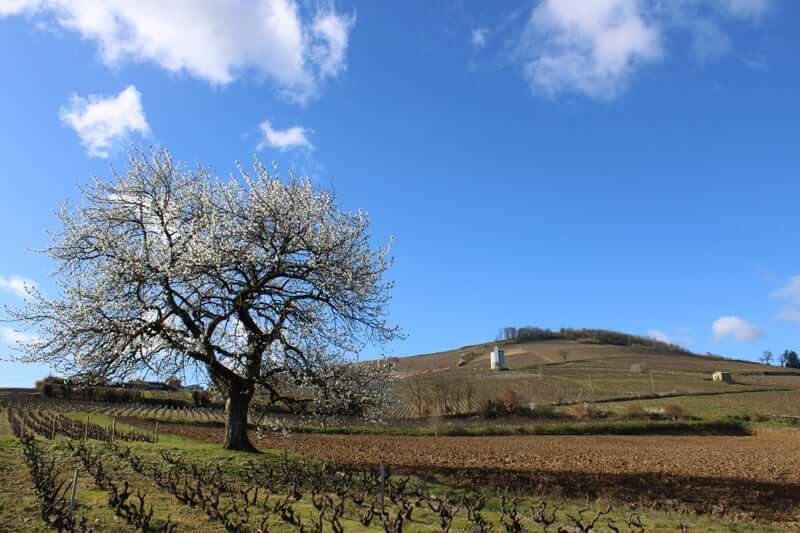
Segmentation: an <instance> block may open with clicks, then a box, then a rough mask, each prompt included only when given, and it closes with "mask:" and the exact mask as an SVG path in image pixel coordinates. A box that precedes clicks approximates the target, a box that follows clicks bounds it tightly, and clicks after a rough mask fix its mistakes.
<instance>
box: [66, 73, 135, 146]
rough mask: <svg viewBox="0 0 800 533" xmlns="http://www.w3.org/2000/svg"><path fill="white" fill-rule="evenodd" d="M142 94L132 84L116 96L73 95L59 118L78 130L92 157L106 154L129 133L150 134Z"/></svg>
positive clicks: (128, 135) (126, 137)
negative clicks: (85, 96) (84, 96)
mask: <svg viewBox="0 0 800 533" xmlns="http://www.w3.org/2000/svg"><path fill="white" fill-rule="evenodd" d="M141 96H142V94H141V93H140V92H139V91H137V90H136V87H134V86H133V85H130V86H128V87H127V88H126V89H124V90H123V91H122V92H121V93H119V94H118V95H116V96H108V97H104V96H99V95H94V94H93V95H90V96H89V97H88V98H83V97H81V96H78V95H72V98H71V99H70V103H69V105H68V106H64V107H62V108H61V110H60V111H59V117H60V118H61V120H62V122H64V123H65V124H67V125H68V126H70V127H71V128H72V129H74V130H75V131H76V132H77V133H78V136H79V137H80V138H81V142H82V143H83V144H84V146H86V148H87V150H88V152H89V155H90V156H91V157H109V156H110V155H111V152H112V151H113V150H114V148H115V147H116V146H117V145H118V144H119V143H120V142H122V141H125V140H126V139H128V138H129V137H130V135H131V134H133V133H138V134H141V135H144V136H147V135H149V134H150V125H149V124H148V123H147V119H146V118H145V116H144V109H143V108H142V100H141Z"/></svg>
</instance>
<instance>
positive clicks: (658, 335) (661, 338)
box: [647, 329, 672, 344]
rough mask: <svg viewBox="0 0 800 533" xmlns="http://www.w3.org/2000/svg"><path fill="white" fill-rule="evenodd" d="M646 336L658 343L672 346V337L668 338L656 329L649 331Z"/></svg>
mask: <svg viewBox="0 0 800 533" xmlns="http://www.w3.org/2000/svg"><path fill="white" fill-rule="evenodd" d="M647 336H648V337H650V338H651V339H654V340H657V341H659V342H666V343H668V344H672V337H670V336H669V335H667V334H666V333H664V332H663V331H661V330H658V329H651V330H649V331H648V332H647Z"/></svg>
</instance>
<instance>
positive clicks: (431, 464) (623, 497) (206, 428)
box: [0, 400, 800, 533]
mask: <svg viewBox="0 0 800 533" xmlns="http://www.w3.org/2000/svg"><path fill="white" fill-rule="evenodd" d="M80 407H84V408H85V410H82V409H80ZM126 409H127V410H126ZM147 409H151V408H150V407H147ZM90 411H91V412H90ZM136 414H138V415H142V418H138V419H137V418H136V417H134V416H131V415H136ZM180 414H183V416H184V418H183V420H179V416H180ZM212 414H213V413H209V412H206V411H205V410H203V409H201V408H187V409H186V410H182V409H175V410H172V411H168V412H162V411H160V410H158V409H156V410H155V412H151V411H145V410H143V408H139V407H134V406H129V407H127V408H125V407H120V406H115V405H108V406H104V407H102V406H100V407H98V406H96V405H95V406H93V407H92V408H90V407H89V406H81V405H80V404H76V402H59V401H51V400H38V401H30V400H8V401H6V403H5V413H4V416H3V418H4V419H5V420H4V421H3V422H4V423H5V422H6V421H7V427H8V428H9V431H8V433H9V434H8V436H7V437H8V438H7V439H3V438H2V437H3V435H2V431H1V429H2V426H0V442H3V443H5V444H7V450H10V449H13V450H16V451H15V453H16V454H17V457H16V460H17V461H19V462H20V464H23V462H24V471H25V478H26V479H29V482H28V483H29V486H32V487H33V490H34V493H33V494H32V495H31V498H32V499H33V500H32V501H35V508H36V514H37V515H38V517H39V518H38V522H39V525H36V526H34V525H31V524H28V525H27V526H26V527H29V529H26V530H30V531H40V530H42V531H43V530H45V526H47V527H49V528H51V529H55V530H57V531H153V532H170V531H241V532H265V531H303V532H322V531H326V532H327V531H333V532H339V531H384V532H399V531H481V532H485V531H498V532H522V531H553V532H563V533H566V532H573V531H585V532H589V531H593V532H601V531H606V532H612V531H652V530H674V531H682V530H683V531H686V530H703V531H705V530H717V531H726V530H728V526H725V523H726V520H745V521H747V522H754V523H759V521H760V520H766V521H767V522H766V523H775V524H792V523H793V522H792V520H794V519H795V517H796V509H797V506H798V505H800V501H797V498H794V497H792V496H791V494H800V490H795V489H797V488H798V487H800V484H798V483H799V481H800V480H798V479H797V476H795V475H794V474H790V471H793V470H792V469H793V468H794V466H793V465H795V466H800V457H797V453H795V452H792V453H791V454H789V455H784V457H783V459H784V463H783V464H784V467H785V468H782V471H783V472H784V474H781V475H779V476H778V479H771V478H770V476H773V477H774V475H775V471H774V469H772V468H771V467H770V466H769V462H770V461H773V460H774V461H776V462H777V461H779V460H780V459H779V458H777V457H773V458H772V459H766V458H767V457H770V456H772V455H775V454H774V453H771V452H770V450H772V451H775V452H779V450H780V447H781V446H782V445H784V444H785V443H786V442H788V441H789V440H792V441H793V440H794V439H796V435H795V434H794V433H790V434H784V433H781V432H780V431H778V432H777V433H775V434H774V435H771V436H770V435H768V436H766V437H763V438H750V439H749V440H748V439H741V438H739V439H738V440H736V438H735V437H734V438H732V439H733V440H730V441H725V442H721V441H714V439H715V437H707V438H706V439H707V440H700V439H701V438H698V439H696V440H690V439H688V438H685V437H684V438H683V439H684V440H681V439H682V438H681V437H673V438H672V440H669V439H667V438H663V439H665V440H663V441H662V440H661V439H662V437H652V438H650V439H649V440H640V441H636V440H634V438H629V440H627V441H624V442H623V441H619V440H614V439H615V438H614V437H608V438H605V439H604V438H602V437H590V438H587V440H580V441H578V440H574V441H563V440H559V439H557V438H546V437H541V438H540V440H538V441H537V440H526V439H531V438H529V437H517V438H512V439H509V438H498V439H495V440H494V441H493V440H490V439H482V438H462V439H457V438H446V439H444V440H439V439H433V438H422V437H421V438H416V439H403V438H396V439H392V438H390V437H378V436H374V437H373V436H347V435H340V436H335V435H294V436H291V437H290V438H288V439H287V438H285V437H283V438H282V437H276V436H266V435H265V436H263V437H260V438H258V439H257V440H258V442H259V443H260V445H261V447H262V448H263V449H266V450H268V451H267V453H264V454H258V455H252V454H236V453H232V452H224V451H223V450H220V449H219V448H218V442H219V440H220V438H221V431H222V429H221V428H220V427H218V424H215V423H212V424H209V423H199V422H201V421H202V420H208V419H209V415H212ZM110 415H111V416H110ZM117 415H119V416H117ZM117 418H119V420H118V419H117ZM168 419H169V420H171V421H168ZM123 420H124V421H125V423H123V422H122V421H123ZM159 423H160V429H159ZM776 431H777V430H776ZM785 431H791V430H785ZM178 435H181V436H178ZM787 437H788V438H787ZM542 439H548V440H542ZM588 439H591V440H588ZM642 443H646V444H645V445H644V446H643V444H642ZM584 444H585V445H586V447H585V448H580V446H583V445H584ZM672 448H676V449H677V453H675V454H673V455H672V456H670V455H669V453H667V452H665V450H669V449H672ZM692 448H693V449H694V450H695V451H696V452H700V451H702V453H703V454H704V455H705V457H704V458H700V457H699V456H698V454H697V453H695V454H694V455H695V458H696V459H697V461H694V462H693V461H691V460H689V459H688V458H689V457H691V456H692V453H691V452H690V451H689V450H690V449H692ZM269 450H276V451H269ZM481 450H483V451H482V452H481ZM512 450H517V451H516V452H513V451H512ZM534 450H538V451H537V452H534ZM615 450H616V451H622V450H625V453H624V454H623V455H619V454H617V453H616V452H615ZM665 453H666V455H665ZM779 455H780V454H779ZM590 456H591V457H595V456H596V457H597V459H600V458H603V461H601V462H597V460H592V461H588V462H587V457H590ZM626 456H627V457H630V458H631V460H630V461H629V462H628V463H625V462H624V457H626ZM737 456H738V458H739V459H740V460H743V459H746V458H749V459H748V460H745V461H744V462H743V463H742V464H740V465H738V466H737V469H735V470H731V471H730V472H729V474H728V475H729V476H730V478H727V479H729V480H730V482H727V481H725V479H726V478H718V477H714V475H713V470H714V467H713V466H711V467H710V468H709V469H706V470H708V472H707V473H706V472H705V471H704V470H703V467H702V463H703V459H705V460H706V462H707V463H708V464H709V465H713V464H714V463H715V462H716V461H719V460H724V459H725V458H726V457H737ZM570 457H571V459H570V460H569V461H567V459H568V458H570ZM670 457H672V458H670ZM748 461H749V462H748ZM787 461H788V462H787ZM384 465H385V466H384ZM592 465H594V466H592ZM637 465H638V467H637ZM532 467H534V468H533V470H531V468H532ZM609 467H611V468H612V470H609ZM598 468H599V469H598ZM787 469H788V470H787ZM659 471H661V472H662V474H660V475H656V476H655V477H653V475H654V473H656V472H659ZM665 475H666V477H664V476H665ZM625 476H627V477H625ZM740 476H741V477H740ZM670 480H671V481H670ZM777 481H780V483H777ZM642 483H644V484H646V485H647V484H649V485H651V487H650V489H651V490H648V488H647V487H646V486H645V485H642ZM737 485H739V486H740V490H739V489H737V488H736V486H737ZM636 486H638V487H639V489H638V490H637V489H636V488H635V487H636ZM586 495H588V496H589V499H588V500H587V499H586ZM701 495H702V496H703V497H700V496H701ZM19 497H24V495H23V494H20V495H19ZM598 498H600V499H598ZM693 501H694V503H692V502H693ZM670 502H671V503H670ZM699 502H704V503H703V504H702V505H697V503H699ZM715 502H716V503H715ZM698 513H702V514H698ZM4 516H5V515H4V514H3V512H2V508H0V517H4ZM715 518H716V519H722V520H723V521H722V522H720V523H716V522H714V521H713V520H714V519H715ZM776 527H777V526H776Z"/></svg>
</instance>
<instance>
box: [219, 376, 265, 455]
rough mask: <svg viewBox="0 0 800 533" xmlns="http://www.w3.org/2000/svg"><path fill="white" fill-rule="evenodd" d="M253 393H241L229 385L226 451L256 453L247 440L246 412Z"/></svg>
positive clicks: (240, 389) (237, 388)
mask: <svg viewBox="0 0 800 533" xmlns="http://www.w3.org/2000/svg"><path fill="white" fill-rule="evenodd" d="M252 397H253V393H252V392H250V393H247V392H243V391H242V388H241V387H240V386H236V385H231V386H230V387H229V391H228V402H227V411H228V412H227V416H226V418H225V444H224V445H223V447H224V448H225V449H227V450H239V451H245V452H257V451H258V450H257V449H256V448H255V447H254V446H253V445H252V444H251V443H250V439H248V438H247V411H248V408H249V407H250V400H251V399H252Z"/></svg>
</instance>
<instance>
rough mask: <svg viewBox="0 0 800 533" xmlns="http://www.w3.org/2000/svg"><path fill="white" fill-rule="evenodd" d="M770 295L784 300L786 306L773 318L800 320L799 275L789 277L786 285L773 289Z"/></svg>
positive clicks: (791, 320)
mask: <svg viewBox="0 0 800 533" xmlns="http://www.w3.org/2000/svg"><path fill="white" fill-rule="evenodd" d="M771 296H772V297H773V298H779V299H781V300H786V307H784V308H783V309H782V310H781V311H780V312H779V313H778V314H777V315H776V316H775V318H777V319H778V320H783V321H786V322H800V276H792V277H791V278H789V281H787V282H786V285H784V286H783V287H781V288H780V289H778V290H776V291H774V292H773V293H772V294H771Z"/></svg>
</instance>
